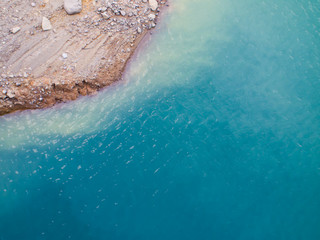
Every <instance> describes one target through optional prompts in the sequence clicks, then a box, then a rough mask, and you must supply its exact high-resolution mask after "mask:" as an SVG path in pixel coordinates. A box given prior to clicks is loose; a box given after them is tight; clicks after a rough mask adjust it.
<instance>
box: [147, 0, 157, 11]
mask: <svg viewBox="0 0 320 240" xmlns="http://www.w3.org/2000/svg"><path fill="white" fill-rule="evenodd" d="M149 5H150V8H151V10H152V11H156V10H157V8H158V2H157V0H149Z"/></svg>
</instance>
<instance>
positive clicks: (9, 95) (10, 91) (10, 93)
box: [7, 90, 16, 98]
mask: <svg viewBox="0 0 320 240" xmlns="http://www.w3.org/2000/svg"><path fill="white" fill-rule="evenodd" d="M7 96H8V97H9V98H14V97H15V96H16V94H15V93H14V91H12V90H9V91H8V92H7Z"/></svg>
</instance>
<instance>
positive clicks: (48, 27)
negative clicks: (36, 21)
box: [42, 17, 52, 31]
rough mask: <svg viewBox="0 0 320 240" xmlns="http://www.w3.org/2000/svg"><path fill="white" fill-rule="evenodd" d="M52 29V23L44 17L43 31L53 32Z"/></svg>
mask: <svg viewBox="0 0 320 240" xmlns="http://www.w3.org/2000/svg"><path fill="white" fill-rule="evenodd" d="M51 29H52V26H51V23H50V21H49V19H48V18H46V17H43V18H42V30H43V31H48V30H51Z"/></svg>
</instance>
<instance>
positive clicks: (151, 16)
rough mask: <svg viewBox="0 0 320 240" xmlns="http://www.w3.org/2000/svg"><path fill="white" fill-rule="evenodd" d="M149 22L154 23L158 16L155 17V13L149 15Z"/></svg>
mask: <svg viewBox="0 0 320 240" xmlns="http://www.w3.org/2000/svg"><path fill="white" fill-rule="evenodd" d="M148 18H149V21H153V20H154V19H155V18H156V15H154V14H153V13H150V14H149V15H148Z"/></svg>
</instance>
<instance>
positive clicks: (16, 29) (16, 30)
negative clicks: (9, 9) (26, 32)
mask: <svg viewBox="0 0 320 240" xmlns="http://www.w3.org/2000/svg"><path fill="white" fill-rule="evenodd" d="M20 29H21V28H20V27H14V28H12V29H11V30H10V32H11V33H13V34H15V33H17V32H19V31H20Z"/></svg>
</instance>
